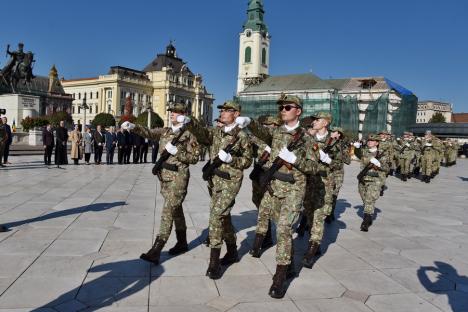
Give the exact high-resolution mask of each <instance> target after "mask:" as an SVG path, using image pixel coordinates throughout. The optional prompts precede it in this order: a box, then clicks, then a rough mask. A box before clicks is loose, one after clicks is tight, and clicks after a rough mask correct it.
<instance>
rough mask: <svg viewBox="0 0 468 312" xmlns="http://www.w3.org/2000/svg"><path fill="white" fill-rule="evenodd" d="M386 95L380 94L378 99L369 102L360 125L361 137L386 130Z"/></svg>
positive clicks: (387, 97) (387, 98)
mask: <svg viewBox="0 0 468 312" xmlns="http://www.w3.org/2000/svg"><path fill="white" fill-rule="evenodd" d="M388 100H389V96H388V93H385V94H382V95H381V96H380V97H379V98H378V99H376V100H374V101H371V102H369V105H368V106H367V110H366V115H365V118H364V122H363V125H362V135H363V136H364V137H366V136H367V135H369V134H370V133H378V132H380V131H382V130H387V114H388V104H389V102H388Z"/></svg>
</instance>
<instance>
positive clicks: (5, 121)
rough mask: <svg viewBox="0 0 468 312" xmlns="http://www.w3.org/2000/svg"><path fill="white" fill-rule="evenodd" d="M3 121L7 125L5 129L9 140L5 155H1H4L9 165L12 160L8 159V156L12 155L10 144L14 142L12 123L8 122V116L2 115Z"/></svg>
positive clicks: (5, 161)
mask: <svg viewBox="0 0 468 312" xmlns="http://www.w3.org/2000/svg"><path fill="white" fill-rule="evenodd" d="M2 121H3V124H4V125H5V131H6V133H7V135H8V140H7V141H6V142H5V147H4V151H3V155H0V157H2V156H3V163H4V164H7V165H8V164H10V162H9V161H8V156H9V155H10V145H11V143H13V134H12V133H11V127H10V125H9V124H8V123H7V122H8V119H7V117H6V116H3V117H2Z"/></svg>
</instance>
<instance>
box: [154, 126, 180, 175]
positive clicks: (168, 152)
mask: <svg viewBox="0 0 468 312" xmlns="http://www.w3.org/2000/svg"><path fill="white" fill-rule="evenodd" d="M186 129H187V126H186V125H183V126H182V128H180V129H179V133H178V134H177V135H176V136H175V137H174V138H173V139H172V141H171V142H169V143H168V144H167V145H166V146H165V148H164V151H163V152H162V153H161V156H160V157H159V159H158V161H157V162H156V163H155V164H154V167H153V170H152V172H153V174H154V175H156V176H158V178H159V180H160V181H161V180H162V178H161V170H162V166H163V164H164V163H165V162H166V161H167V160H168V159H169V157H171V156H173V155H175V154H176V153H177V145H178V144H180V143H181V142H180V138H181V137H182V135H183V134H184V133H185V130H186Z"/></svg>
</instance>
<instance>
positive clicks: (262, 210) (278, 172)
mask: <svg viewBox="0 0 468 312" xmlns="http://www.w3.org/2000/svg"><path fill="white" fill-rule="evenodd" d="M277 103H278V109H279V112H280V114H281V119H282V121H283V125H282V126H281V127H278V128H276V129H272V128H266V127H263V126H261V125H260V124H259V123H258V122H257V121H250V119H249V118H247V117H239V118H238V119H237V122H238V123H239V124H242V125H249V126H248V129H249V130H250V131H251V132H252V133H253V134H254V135H255V136H257V137H258V138H259V139H261V140H262V141H264V142H265V143H266V144H268V145H269V146H271V155H270V158H269V160H268V162H267V165H266V170H268V171H267V172H268V173H269V174H272V176H273V179H271V180H270V181H264V182H268V184H267V189H268V191H267V192H265V195H264V197H263V199H262V202H261V204H260V207H259V213H258V214H259V217H258V223H257V228H256V235H255V241H254V248H259V247H260V246H261V244H262V241H263V239H264V237H265V234H266V232H267V230H268V222H267V220H268V219H270V218H271V219H272V220H273V221H275V222H276V225H277V227H276V235H277V245H276V264H277V265H276V272H275V275H274V276H273V284H272V285H271V287H270V291H269V294H270V296H271V297H273V298H282V297H283V296H284V295H285V293H286V287H285V281H286V279H287V278H288V277H292V276H294V275H295V272H294V261H293V259H292V258H293V241H292V234H293V225H294V223H296V221H297V220H298V218H299V215H300V212H301V208H302V201H303V198H304V195H305V191H306V190H305V185H306V174H307V173H312V172H314V171H315V170H316V167H317V162H316V161H315V159H316V158H315V157H316V156H317V154H318V152H317V153H315V152H314V151H313V150H312V149H311V148H309V149H308V148H307V145H308V144H309V141H308V138H306V137H305V136H304V132H305V130H304V129H302V128H301V127H300V123H299V117H300V115H301V114H302V101H301V100H300V99H299V98H298V97H295V96H288V95H284V94H283V95H281V97H280V98H279V100H278V101H277ZM308 152H309V153H308ZM312 152H313V154H312ZM270 170H272V171H270Z"/></svg>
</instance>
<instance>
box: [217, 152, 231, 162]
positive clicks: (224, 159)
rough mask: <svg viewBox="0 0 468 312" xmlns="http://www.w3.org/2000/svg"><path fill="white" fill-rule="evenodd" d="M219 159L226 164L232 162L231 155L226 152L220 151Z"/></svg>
mask: <svg viewBox="0 0 468 312" xmlns="http://www.w3.org/2000/svg"><path fill="white" fill-rule="evenodd" d="M218 157H219V159H220V160H221V161H222V162H224V163H226V164H229V163H230V162H232V156H231V154H229V153H226V152H225V151H224V150H219V153H218Z"/></svg>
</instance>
